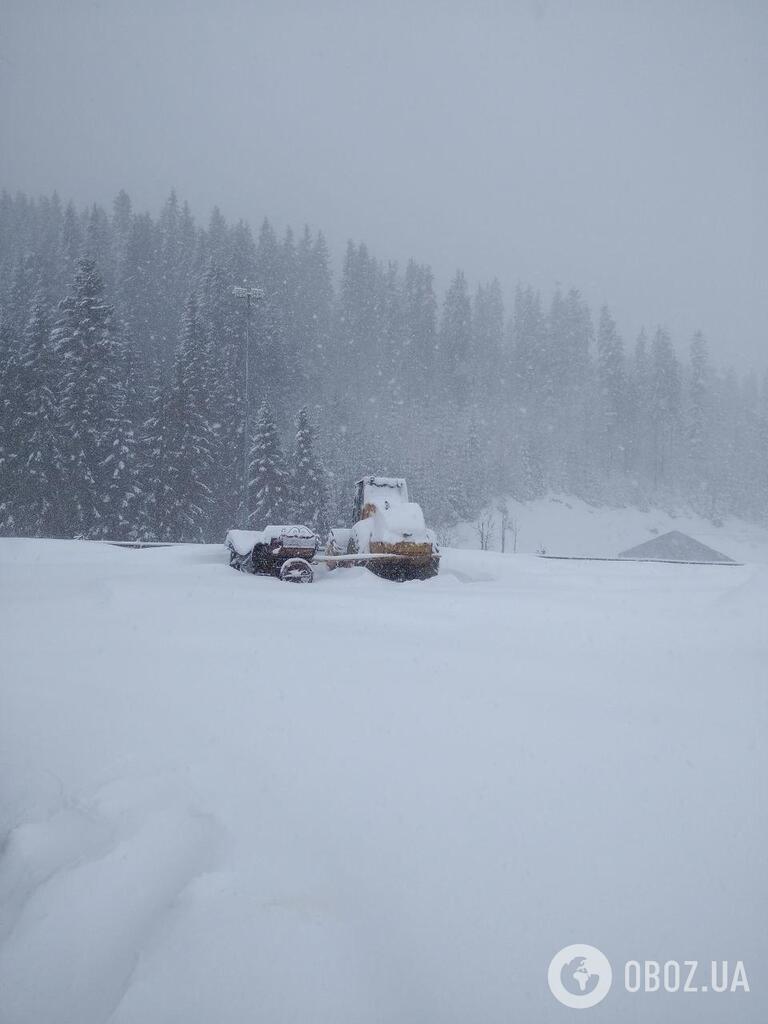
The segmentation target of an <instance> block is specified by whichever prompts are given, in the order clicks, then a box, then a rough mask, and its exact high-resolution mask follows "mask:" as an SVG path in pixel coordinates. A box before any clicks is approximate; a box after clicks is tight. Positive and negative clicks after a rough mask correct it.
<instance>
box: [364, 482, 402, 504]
mask: <svg viewBox="0 0 768 1024" xmlns="http://www.w3.org/2000/svg"><path fill="white" fill-rule="evenodd" d="M361 484H362V486H363V493H364V495H365V499H366V501H368V500H370V499H371V498H373V497H374V495H373V494H372V493H371V488H379V489H381V490H388V491H396V492H397V494H398V495H399V500H400V501H408V485H407V484H406V482H405V480H404V479H403V477H401V476H364V477H362V478H361V479H360V480H358V481H357V486H358V487H359V486H360V485H361Z"/></svg>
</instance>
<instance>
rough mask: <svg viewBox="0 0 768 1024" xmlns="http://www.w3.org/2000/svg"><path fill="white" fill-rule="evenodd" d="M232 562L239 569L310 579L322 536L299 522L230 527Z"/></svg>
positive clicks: (294, 579) (296, 580) (290, 579)
mask: <svg viewBox="0 0 768 1024" xmlns="http://www.w3.org/2000/svg"><path fill="white" fill-rule="evenodd" d="M226 545H227V548H228V549H229V564H230V565H231V566H232V568H233V569H238V570H239V571H240V572H249V573H257V574H258V575H260V576H278V577H279V578H280V579H281V580H286V581H287V582H289V583H311V582H312V578H313V570H312V562H313V560H314V558H315V556H316V555H317V550H318V548H319V546H320V539H319V538H318V536H317V534H316V533H314V531H312V530H310V529H309V528H308V527H306V526H301V525H299V524H293V525H287V526H266V527H265V528H264V529H263V530H230V531H229V533H228V534H227V539H226Z"/></svg>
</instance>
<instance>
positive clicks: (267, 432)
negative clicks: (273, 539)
mask: <svg viewBox="0 0 768 1024" xmlns="http://www.w3.org/2000/svg"><path fill="white" fill-rule="evenodd" d="M249 465H250V473H249V480H248V489H249V495H250V505H251V513H250V515H249V517H248V518H249V519H250V521H251V523H252V524H253V526H254V528H255V529H262V528H263V527H265V526H269V525H273V526H277V525H280V524H282V523H284V522H285V520H286V519H287V518H288V512H289V511H290V509H289V504H290V477H289V475H288V472H287V470H286V467H285V460H284V458H283V450H282V447H281V445H280V437H279V435H278V431H277V424H276V423H275V418H274V415H273V413H272V409H271V407H270V406H269V404H268V403H267V402H264V404H263V405H262V406H261V409H260V410H259V415H258V420H257V423H256V430H255V432H254V435H253V443H252V445H251V451H250V460H249Z"/></svg>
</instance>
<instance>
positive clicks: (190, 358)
mask: <svg viewBox="0 0 768 1024" xmlns="http://www.w3.org/2000/svg"><path fill="white" fill-rule="evenodd" d="M207 380H208V372H207V365H206V344H205V335H204V332H203V329H202V325H201V322H200V316H199V314H198V309H197V301H196V299H195V297H194V296H190V297H189V298H188V300H187V304H186V306H185V309H184V316H183V320H182V333H181V341H180V343H179V346H178V349H177V351H176V355H175V358H174V364H173V373H172V375H171V379H170V382H169V385H168V387H167V388H162V387H161V388H160V389H159V395H158V402H159V403H162V408H161V409H160V410H158V413H157V414H156V415H155V417H153V424H152V426H153V428H154V435H155V437H156V438H157V442H156V443H157V445H158V447H159V449H160V451H159V454H158V460H159V461H160V462H161V463H162V465H163V472H162V475H161V477H160V479H158V480H157V483H156V485H155V486H156V487H158V488H159V491H158V493H157V495H156V498H155V517H156V531H157V535H158V536H159V538H160V539H161V540H169V541H200V540H202V539H203V536H204V531H205V528H206V526H207V523H208V520H209V517H210V513H211V506H212V503H213V496H212V493H211V489H210V487H209V486H208V482H207V481H208V479H209V477H210V470H211V462H212V447H213V432H212V430H211V427H210V424H209V422H208V412H207V395H206V382H207ZM158 418H159V422H158Z"/></svg>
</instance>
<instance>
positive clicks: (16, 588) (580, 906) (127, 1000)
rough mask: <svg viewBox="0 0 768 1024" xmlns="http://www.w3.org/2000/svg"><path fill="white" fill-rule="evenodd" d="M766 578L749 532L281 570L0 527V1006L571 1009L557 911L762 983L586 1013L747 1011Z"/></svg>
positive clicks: (762, 1006)
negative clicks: (638, 545) (671, 547)
mask: <svg viewBox="0 0 768 1024" xmlns="http://www.w3.org/2000/svg"><path fill="white" fill-rule="evenodd" d="M639 539H640V538H639ZM701 539H702V540H705V541H706V540H707V538H705V537H702V538H701ZM722 547H723V549H724V550H725V551H726V552H728V553H733V550H732V547H731V548H729V547H728V545H727V543H726V542H722ZM767 597H768V570H766V568H765V567H763V566H761V565H754V564H748V565H744V566H739V567H705V566H670V565H653V564H648V563H602V562H601V563H580V562H556V561H547V560H542V559H536V558H534V557H532V556H528V555H518V556H501V555H499V554H494V553H491V552H473V551H458V550H448V551H446V552H445V554H444V558H443V564H442V568H441V574H440V576H438V577H437V578H436V579H433V580H429V581H425V582H411V583H405V584H394V583H389V582H387V581H384V580H381V579H378V578H377V577H374V576H373V575H371V574H370V573H368V572H366V570H364V569H358V568H354V569H337V570H336V571H335V572H333V573H328V572H325V571H319V572H318V574H317V582H316V583H315V584H313V585H312V586H308V587H300V586H288V585H286V584H281V583H280V582H279V581H277V580H275V579H270V578H260V577H250V576H245V575H241V574H237V573H234V572H232V570H231V569H229V568H228V566H227V564H226V553H225V551H224V549H223V547H219V546H216V547H197V548H196V547H178V548H167V549H149V550H143V551H133V550H122V549H115V548H109V547H104V546H100V545H94V544H87V543H77V542H56V541H47V542H46V541H43V542H40V541H24V540H4V541H0V603H1V607H0V614H1V618H0V622H1V623H2V626H0V629H1V630H2V635H1V637H0V643H1V644H2V651H3V662H4V664H5V670H4V672H3V683H2V687H1V688H0V700H1V702H2V714H1V715H0V749H2V755H0V757H1V759H2V761H3V771H2V781H0V786H1V787H2V793H1V798H0V806H1V807H2V814H3V818H2V822H1V824H2V835H3V837H4V839H5V842H4V845H3V847H2V855H1V856H0V909H1V910H2V930H0V993H2V998H1V1002H0V1020H2V1021H3V1024H22V1022H24V1024H27V1022H28V1024H32V1022H34V1024H48V1022H50V1024H54V1022H55V1024H67V1022H72V1024H89V1022H92V1024H96V1022H106V1021H111V1022H120V1024H134V1022H136V1024H138V1022H142V1024H146V1022H153V1021H157V1022H158V1024H160V1022H162V1024H166V1022H169V1021H172V1022H175V1021H178V1022H182V1021H183V1022H185V1024H189V1022H193V1024H194V1022H200V1024H204V1022H206V1024H207V1022H210V1021H212V1020H216V1021H219V1022H227V1024H228V1022H232V1024H235V1022H237V1024H240V1022H242V1021H246V1020H259V1021H261V1020H263V1021H270V1022H281V1024H282V1022H286V1024H287V1022H296V1024H298V1022H306V1021H314V1022H326V1021H327V1022H328V1024H330V1022H334V1024H338V1022H346V1021H349V1022H350V1024H351V1022H353V1021H354V1022H355V1024H358V1022H363V1021H377V1022H378V1021H382V1022H390V1021H393V1022H394V1021H397V1022H398V1024H401V1022H410V1021H413V1022H414V1024H415V1022H420V1024H422V1022H425V1021H435V1022H444V1021H456V1022H457V1024H458V1022H459V1021H461V1022H466V1021H467V1020H478V1021H491V1022H495V1021H499V1022H501V1021H505V1022H506V1021H509V1020H536V1021H545V1022H548V1021H560V1020H562V1019H563V1014H564V1013H566V1012H567V1011H564V1010H563V1009H562V1008H561V1007H560V1006H559V1005H558V1004H557V1003H555V1001H554V1000H553V999H552V996H551V995H550V993H549V991H548V989H547V987H546V969H547V965H548V963H549V959H550V957H551V956H552V954H553V953H554V952H555V951H556V950H557V949H559V948H560V947H562V946H564V945H566V944H568V943H570V942H576V941H585V942H591V943H593V944H595V945H598V946H599V947H600V948H601V949H603V950H604V951H605V952H606V953H607V955H608V956H609V957H610V958H611V959H612V960H615V961H616V962H620V961H622V960H624V959H627V958H630V957H636V958H641V959H642V958H655V959H664V958H666V957H674V958H677V959H679V960H683V959H686V958H696V957H699V958H700V959H702V960H707V959H710V958H722V959H728V958H730V959H732V960H735V959H737V958H740V959H743V960H744V961H745V964H746V966H747V970H748V972H749V976H750V982H751V983H752V989H753V991H752V992H751V993H750V994H749V995H743V994H742V995H733V996H722V995H720V996H716V995H712V994H710V995H703V994H701V995H698V996H696V997H694V996H686V997H682V996H673V995H664V994H661V995H658V996H656V997H651V996H650V995H649V996H645V997H641V996H628V995H627V994H625V993H623V992H621V991H620V990H619V989H617V988H615V989H614V991H612V992H611V993H610V995H609V997H608V999H607V1000H606V1001H605V1003H604V1004H601V1006H599V1007H597V1008H595V1009H594V1010H593V1011H592V1014H593V1016H594V1019H595V1021H599V1020H605V1021H608V1020H636V1021H641V1022H645V1021H648V1022H651V1021H657V1020H659V1019H661V1017H663V1018H664V1019H665V1020H669V1021H688V1020H690V1021H694V1020H695V1021H720V1020H722V1019H724V1017H723V1014H724V1013H727V1016H728V1019H733V1020H736V1019H738V1020H739V1021H744V1022H750V1021H755V1022H757V1021H759V1020H763V1019H764V1018H765V1013H766V1010H767V1009H768V1005H767V1004H766V998H765V991H764V988H762V987H761V984H760V982H761V978H760V974H761V971H762V973H763V976H764V964H765V962H766V961H767V960H768V957H767V955H766V954H768V949H767V948H766V941H765V935H764V927H763V920H764V907H765V897H766V883H765V877H764V871H763V870H762V851H763V850H764V849H765V838H766V820H765V808H764V801H763V798H762V786H763V779H764V775H765V767H766V755H765V745H764V743H763V736H764V732H765V728H766V724H768V723H767V721H766V720H767V719H768V715H766V700H765V665H766V641H765V639H764V632H765V631H764V620H765V606H766V598H767ZM725 999H728V1000H734V1001H735V1002H729V1003H728V1005H727V1007H726V1006H725V1004H724V1002H723V1000H725Z"/></svg>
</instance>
